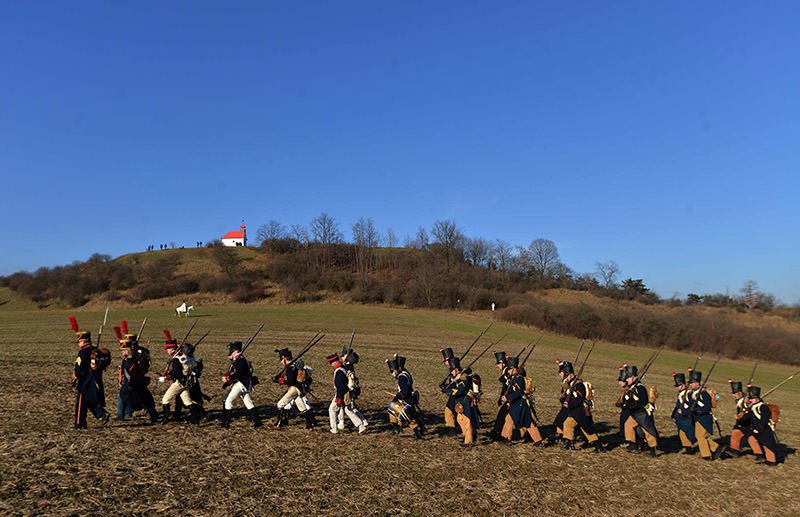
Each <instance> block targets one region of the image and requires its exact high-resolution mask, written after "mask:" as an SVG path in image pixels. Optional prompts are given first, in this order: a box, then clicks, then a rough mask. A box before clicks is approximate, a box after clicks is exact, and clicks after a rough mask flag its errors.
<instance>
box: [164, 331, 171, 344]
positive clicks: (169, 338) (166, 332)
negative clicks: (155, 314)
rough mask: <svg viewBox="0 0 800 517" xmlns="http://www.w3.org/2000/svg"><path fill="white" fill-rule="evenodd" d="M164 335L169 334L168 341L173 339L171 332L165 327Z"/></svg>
mask: <svg viewBox="0 0 800 517" xmlns="http://www.w3.org/2000/svg"><path fill="white" fill-rule="evenodd" d="M164 335H165V336H167V341H170V340H172V336H171V335H170V334H169V330H167V329H164Z"/></svg>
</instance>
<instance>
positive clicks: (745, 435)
mask: <svg viewBox="0 0 800 517" xmlns="http://www.w3.org/2000/svg"><path fill="white" fill-rule="evenodd" d="M728 382H730V383H731V396H732V397H733V399H734V400H735V401H736V423H735V424H733V430H732V431H731V439H730V441H729V442H728V454H729V455H730V456H733V457H734V458H738V457H739V456H741V455H742V440H744V442H745V444H749V438H750V423H751V420H752V414H751V413H750V406H749V405H748V404H747V397H746V396H745V394H744V392H743V391H742V383H741V382H738V381H734V380H733V379H728Z"/></svg>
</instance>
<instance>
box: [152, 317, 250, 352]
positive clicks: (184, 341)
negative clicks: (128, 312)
mask: <svg viewBox="0 0 800 517" xmlns="http://www.w3.org/2000/svg"><path fill="white" fill-rule="evenodd" d="M145 319H146V318H145ZM198 320H199V318H195V319H194V323H192V326H191V327H189V332H187V333H186V335H185V336H183V341H181V346H183V344H184V343H186V339H187V338H188V337H189V334H191V333H192V329H193V328H194V326H195V325H197V321H198ZM142 325H144V323H142ZM261 326H262V327H263V326H264V325H263V324H262V325H261ZM258 330H261V328H260V327H259V329H258ZM256 333H257V332H256ZM253 337H255V336H253ZM178 348H180V347H178Z"/></svg>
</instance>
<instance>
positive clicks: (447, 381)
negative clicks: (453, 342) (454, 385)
mask: <svg viewBox="0 0 800 517" xmlns="http://www.w3.org/2000/svg"><path fill="white" fill-rule="evenodd" d="M492 325H494V322H491V323H489V326H488V327H486V329H484V331H483V332H481V333H480V334H478V337H476V338H475V341H473V342H472V344H471V345H469V347H468V348H467V351H466V352H464V353H463V354H461V357H460V358H459V359H458V362H459V363H460V362H461V360H462V359H464V357H466V355H467V354H468V353H469V351H470V350H472V347H473V346H475V343H477V342H478V340H479V339H480V338H481V336H483V335H484V334H486V331H488V330H489V329H490V328H492ZM449 383H450V370H448V372H447V376H445V378H444V380H443V381H442V382H440V383H439V387H440V388H442V389H446V388H445V386H447V385H448V384H449Z"/></svg>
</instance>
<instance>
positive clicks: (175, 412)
mask: <svg viewBox="0 0 800 517" xmlns="http://www.w3.org/2000/svg"><path fill="white" fill-rule="evenodd" d="M182 409H183V404H182V403H181V402H180V401H179V400H176V401H175V409H174V410H173V412H172V420H174V421H175V422H180V420H181V410H182Z"/></svg>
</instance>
